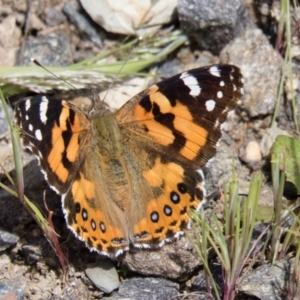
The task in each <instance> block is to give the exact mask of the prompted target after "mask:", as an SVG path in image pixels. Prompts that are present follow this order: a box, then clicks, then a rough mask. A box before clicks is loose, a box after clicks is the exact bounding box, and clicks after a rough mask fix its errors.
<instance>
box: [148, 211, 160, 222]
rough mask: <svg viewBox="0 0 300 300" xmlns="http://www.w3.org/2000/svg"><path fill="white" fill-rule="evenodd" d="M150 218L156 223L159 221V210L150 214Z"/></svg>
mask: <svg viewBox="0 0 300 300" xmlns="http://www.w3.org/2000/svg"><path fill="white" fill-rule="evenodd" d="M150 218H151V221H152V222H154V223H157V222H158V220H159V215H158V212H156V211H153V212H152V213H151V215H150Z"/></svg>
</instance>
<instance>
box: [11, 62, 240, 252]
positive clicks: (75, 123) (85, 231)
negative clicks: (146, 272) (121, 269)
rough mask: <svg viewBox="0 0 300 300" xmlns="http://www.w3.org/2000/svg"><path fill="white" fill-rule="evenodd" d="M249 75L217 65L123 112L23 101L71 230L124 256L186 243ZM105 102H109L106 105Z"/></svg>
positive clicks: (25, 120)
mask: <svg viewBox="0 0 300 300" xmlns="http://www.w3.org/2000/svg"><path fill="white" fill-rule="evenodd" d="M242 82H243V79H242V75H241V72H240V70H239V68H237V67H235V66H232V65H213V66H209V67H204V68H199V69H194V70H190V71H188V72H184V73H182V74H179V75H176V76H174V77H171V78H169V79H166V80H163V81H161V82H160V83H157V84H155V85H153V86H151V87H150V88H148V89H147V90H145V91H143V92H141V93H139V94H138V95H136V96H135V97H133V98H132V99H130V100H129V101H128V102H127V103H126V104H125V105H124V106H123V107H121V108H120V109H119V110H118V111H117V112H116V113H111V112H109V111H104V109H103V108H100V109H99V110H98V109H97V110H96V111H93V113H89V114H85V113H84V112H83V111H82V110H80V109H79V108H78V107H76V106H74V105H72V104H70V103H68V102H66V101H64V100H61V99H56V98H52V97H46V96H40V97H33V98H27V99H24V100H23V101H21V102H20V103H19V104H18V105H17V107H16V109H15V118H16V122H17V124H18V126H19V128H20V131H21V136H22V138H23V141H24V144H25V146H27V147H28V148H29V149H31V151H32V152H33V153H34V154H35V155H36V156H37V158H38V159H39V162H40V166H41V168H42V170H43V173H44V174H45V177H46V179H47V181H48V182H49V184H50V186H51V187H52V188H54V189H55V190H56V191H57V192H58V193H60V194H61V195H62V206H63V210H64V213H65V217H66V221H67V224H68V226H69V228H70V229H71V230H72V231H73V232H74V233H75V235H76V236H77V237H78V238H80V239H81V240H83V241H85V243H86V244H87V246H88V247H90V248H91V249H93V250H96V251H98V252H99V253H101V254H105V255H108V256H110V257H116V256H118V255H120V254H121V253H122V252H123V251H125V250H128V249H129V247H130V245H133V246H134V247H144V248H152V247H159V246H162V245H163V244H164V242H165V241H168V240H172V239H173V238H174V237H177V236H179V235H180V234H181V233H182V232H183V229H185V228H186V227H187V225H188V223H189V216H190V211H191V209H197V208H198V207H199V206H200V204H201V203H203V200H204V198H205V191H204V188H203V178H202V176H201V172H199V169H201V168H202V167H203V166H204V165H205V164H206V163H207V161H208V160H209V159H210V158H211V157H212V156H214V154H215V153H216V143H217V141H218V140H219V138H220V137H221V129H220V128H221V125H222V123H223V122H225V120H226V117H227V115H228V113H229V112H230V111H231V110H233V109H234V108H235V106H236V104H237V101H238V99H239V98H240V97H241V96H242V94H243V83H242ZM103 105H104V103H103Z"/></svg>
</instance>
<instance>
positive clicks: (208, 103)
mask: <svg viewBox="0 0 300 300" xmlns="http://www.w3.org/2000/svg"><path fill="white" fill-rule="evenodd" d="M205 106H206V110H207V111H213V110H214V109H215V107H216V101H215V100H207V101H206V102H205Z"/></svg>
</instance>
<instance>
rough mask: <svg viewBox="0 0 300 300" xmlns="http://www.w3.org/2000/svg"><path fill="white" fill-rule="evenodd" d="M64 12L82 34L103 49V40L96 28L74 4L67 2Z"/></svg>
mask: <svg viewBox="0 0 300 300" xmlns="http://www.w3.org/2000/svg"><path fill="white" fill-rule="evenodd" d="M63 11H64V13H65V14H66V15H67V16H68V18H69V19H70V21H71V22H72V23H73V24H74V25H75V26H76V28H77V29H78V30H79V31H80V32H81V33H84V34H86V35H87V36H88V37H89V38H90V40H91V41H92V42H93V43H94V44H95V45H96V46H98V47H99V48H102V47H103V43H102V40H101V38H100V36H99V35H98V33H97V31H96V30H95V28H94V27H93V26H92V24H91V23H90V22H89V21H88V20H87V19H86V18H85V17H84V16H83V15H82V14H80V13H79V12H78V11H77V10H76V9H75V8H74V7H73V6H72V4H70V3H68V2H67V3H66V4H65V5H64V8H63Z"/></svg>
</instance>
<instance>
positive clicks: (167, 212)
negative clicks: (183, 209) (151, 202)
mask: <svg viewBox="0 0 300 300" xmlns="http://www.w3.org/2000/svg"><path fill="white" fill-rule="evenodd" d="M164 213H165V215H166V216H168V217H169V216H171V215H172V208H171V206H169V205H165V206H164Z"/></svg>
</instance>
